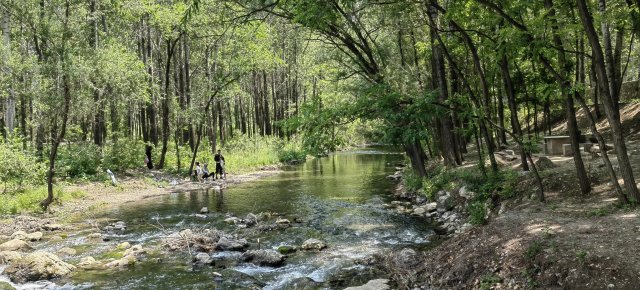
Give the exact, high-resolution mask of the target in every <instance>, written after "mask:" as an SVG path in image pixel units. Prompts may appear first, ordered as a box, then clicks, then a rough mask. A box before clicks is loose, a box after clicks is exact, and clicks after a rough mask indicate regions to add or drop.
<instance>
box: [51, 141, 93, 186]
mask: <svg viewBox="0 0 640 290" xmlns="http://www.w3.org/2000/svg"><path fill="white" fill-rule="evenodd" d="M59 150H60V152H59V155H58V157H59V161H58V162H59V163H58V164H59V165H58V167H59V168H61V169H62V170H61V172H60V173H61V174H62V175H63V176H64V175H66V176H69V177H72V178H74V177H84V176H88V175H95V174H96V173H98V166H100V162H101V159H102V154H101V150H100V147H98V146H97V145H95V144H93V143H86V142H79V143H72V144H60V149H59Z"/></svg>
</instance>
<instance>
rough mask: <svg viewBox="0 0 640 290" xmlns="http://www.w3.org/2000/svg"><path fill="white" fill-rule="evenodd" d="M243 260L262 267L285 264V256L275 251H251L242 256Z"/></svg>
mask: <svg viewBox="0 0 640 290" xmlns="http://www.w3.org/2000/svg"><path fill="white" fill-rule="evenodd" d="M242 259H243V260H244V261H246V262H253V263H255V264H258V265H260V266H271V267H277V266H281V265H282V264H283V263H284V259H285V256H284V255H282V254H280V253H278V252H277V251H275V250H251V251H246V252H245V253H244V254H242Z"/></svg>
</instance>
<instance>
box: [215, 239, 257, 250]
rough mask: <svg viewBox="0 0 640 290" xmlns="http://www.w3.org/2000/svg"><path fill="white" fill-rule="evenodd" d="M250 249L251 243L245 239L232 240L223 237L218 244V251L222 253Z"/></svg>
mask: <svg viewBox="0 0 640 290" xmlns="http://www.w3.org/2000/svg"><path fill="white" fill-rule="evenodd" d="M247 247H249V243H248V242H247V240H245V239H238V240H234V239H230V238H227V237H221V238H220V239H219V240H218V242H217V243H216V249H217V250H221V251H242V250H244V249H245V248H247Z"/></svg>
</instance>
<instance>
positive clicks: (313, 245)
mask: <svg viewBox="0 0 640 290" xmlns="http://www.w3.org/2000/svg"><path fill="white" fill-rule="evenodd" d="M326 247H327V244H325V243H324V242H323V241H321V240H318V239H308V240H306V241H304V243H302V249H303V250H305V251H314V250H315V251H320V250H322V249H324V248H326Z"/></svg>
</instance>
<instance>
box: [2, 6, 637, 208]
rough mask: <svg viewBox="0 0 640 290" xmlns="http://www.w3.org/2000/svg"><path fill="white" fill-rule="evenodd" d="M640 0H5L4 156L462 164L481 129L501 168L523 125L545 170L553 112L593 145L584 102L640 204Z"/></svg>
mask: <svg viewBox="0 0 640 290" xmlns="http://www.w3.org/2000/svg"><path fill="white" fill-rule="evenodd" d="M638 6H639V4H638V3H637V1H632V0H627V1H606V0H599V1H586V0H583V1H577V2H576V3H573V2H571V1H556V2H554V1H551V0H545V1H541V2H539V3H531V2H528V1H495V2H493V1H485V0H474V1H402V0H399V1H355V0H353V1H352V0H344V1H206V0H194V1H126V0H119V1H101V0H87V1H76V0H64V1H58V0H51V1H47V0H40V1H35V0H34V1H30V0H29V1H10V0H5V1H3V3H2V12H3V22H2V31H3V49H2V63H3V65H2V67H3V70H2V84H3V87H2V100H3V101H2V112H3V118H2V123H1V124H0V128H2V134H3V136H4V142H3V151H4V152H3V154H4V155H3V156H14V157H11V158H3V162H2V163H3V165H4V166H3V168H2V172H3V174H2V178H3V180H2V181H3V183H5V185H6V184H7V183H8V182H11V180H12V179H14V178H15V177H12V176H29V175H30V174H33V173H35V172H37V173H38V175H40V174H42V172H45V173H46V174H45V175H46V180H47V181H46V182H47V183H48V184H51V183H53V181H54V179H55V178H54V176H55V174H56V172H57V171H59V170H56V168H60V166H58V167H56V165H55V164H56V161H57V160H58V159H60V158H63V159H65V158H66V159H67V160H68V162H67V163H79V164H76V165H75V167H82V166H83V164H86V165H87V166H85V167H88V168H70V171H71V172H66V173H65V172H58V174H67V175H69V174H72V175H73V174H74V172H73V171H78V172H75V173H77V174H79V173H83V172H82V171H88V172H86V173H89V174H92V173H93V174H95V167H94V168H89V167H92V165H95V164H96V163H105V164H103V165H104V166H105V167H107V166H111V167H118V166H122V167H128V166H132V165H139V164H137V163H139V159H140V157H139V156H141V155H142V153H140V150H141V149H140V148H142V147H143V145H141V144H142V143H146V144H151V145H152V146H154V148H156V149H155V150H154V154H155V155H156V156H157V157H156V160H155V164H156V167H157V168H158V169H163V168H171V169H172V170H177V171H184V172H190V171H191V170H189V169H187V168H190V169H192V168H193V163H194V160H195V159H196V154H195V152H203V153H201V154H205V153H206V152H215V150H216V148H219V147H225V145H227V144H229V143H230V142H232V141H231V140H244V141H238V142H236V143H251V142H250V141H247V140H254V141H253V143H254V144H255V143H261V144H265V143H269V142H271V143H273V142H275V143H278V144H279V145H278V147H283V146H284V145H283V144H293V143H295V144H298V145H299V146H297V147H299V148H300V150H302V148H304V150H305V152H308V153H310V154H324V153H326V152H330V151H333V150H335V149H338V148H340V147H341V146H345V145H350V144H348V143H351V144H356V142H350V141H363V140H365V139H366V140H368V141H380V142H387V143H393V144H399V145H402V146H403V148H404V150H405V152H406V154H407V155H408V156H409V158H410V160H411V165H412V167H413V168H414V170H415V172H416V174H418V175H419V176H425V175H426V172H425V169H424V168H425V167H424V164H425V161H426V160H427V159H433V158H436V159H441V160H442V162H443V164H444V165H446V166H449V167H455V166H457V165H460V164H461V162H462V158H463V156H462V154H463V153H464V152H466V147H467V144H475V145H477V146H479V147H480V148H481V150H478V154H479V158H480V159H481V160H484V159H488V160H489V167H490V170H494V171H495V170H497V164H496V161H495V158H494V157H493V154H494V152H495V151H496V150H498V149H499V148H500V147H501V146H503V145H505V144H507V143H508V142H510V141H509V140H512V141H511V142H515V143H517V145H518V147H519V150H518V151H519V152H520V154H521V159H522V166H523V168H524V170H529V168H531V169H532V170H533V171H534V172H535V171H536V168H535V166H532V164H530V162H528V161H527V160H528V159H530V158H529V155H530V154H531V153H532V152H535V150H536V148H534V147H537V146H534V144H537V143H538V142H539V141H540V136H542V135H544V134H547V133H549V132H550V130H551V123H552V121H553V120H556V119H557V118H558V117H562V118H565V119H566V122H567V133H568V134H569V135H570V136H572V142H571V144H572V146H573V149H574V150H573V151H574V152H579V150H578V147H577V146H578V139H579V137H580V133H579V130H578V128H577V126H576V117H575V115H576V110H577V109H582V108H585V109H586V108H593V110H589V111H590V112H591V113H590V115H591V118H592V119H597V118H599V117H600V116H601V115H603V116H606V118H607V120H608V122H609V124H610V125H611V134H610V136H606V137H605V136H602V135H603V134H601V133H600V132H598V129H597V128H595V127H593V126H592V128H591V129H592V130H591V132H589V133H591V134H593V136H595V137H596V138H597V139H598V142H603V143H604V142H607V141H609V140H611V142H612V143H613V144H614V147H615V152H616V154H617V156H620V157H622V158H620V162H619V168H618V169H617V170H614V168H613V167H612V166H609V167H610V171H611V172H610V175H611V180H612V181H613V182H614V183H616V184H618V178H617V176H620V177H621V178H622V179H623V180H624V184H625V186H617V188H618V193H619V197H620V199H621V200H622V201H623V202H630V203H635V202H636V201H637V200H638V190H637V188H636V187H635V186H634V185H635V184H636V182H635V180H634V176H633V172H632V170H631V165H630V163H629V160H628V159H627V158H624V157H625V156H626V155H627V148H626V146H625V136H624V132H623V131H622V128H621V125H620V124H621V123H620V114H619V104H620V102H622V101H621V100H620V98H621V96H620V95H621V93H620V92H621V89H622V85H623V83H624V82H626V81H632V80H637V78H638V75H639V74H640V59H639V58H638V53H637V52H638V51H639V50H638V49H637V47H638V44H637V41H635V38H636V35H637V33H638V31H639V29H640V18H639V17H640V16H639V11H638ZM554 118H555V119H554ZM585 133H586V132H585ZM243 138H244V139H243ZM605 138H606V139H605ZM269 140H270V141H269ZM274 140H275V141H274ZM278 140H282V141H278ZM65 144H66V145H65ZM74 147H77V148H74ZM66 148H68V149H66ZM71 148H74V149H71ZM123 150H129V151H128V152H126V153H122V152H123ZM292 150H293V149H292ZM74 151H75V152H82V153H81V154H80V155H81V156H80V157H78V158H75V160H74V157H72V156H71V155H73V154H72V153H73V152H74ZM294 151H295V150H294ZM120 155H122V156H120ZM605 155H606V154H605ZM16 156H21V158H23V159H16V160H14V161H11V160H10V159H12V158H18V157H16ZM65 156H68V157H65ZM188 157H193V158H188ZM573 158H574V162H575V170H576V173H577V175H578V177H579V179H580V181H581V182H580V188H581V191H582V192H583V193H587V192H589V191H590V185H589V182H588V177H587V174H586V171H585V169H584V164H583V163H584V162H583V161H582V160H581V156H580V154H575V155H574V156H573ZM604 158H605V159H606V158H607V156H604ZM82 159H89V160H82ZM12 162H13V163H12ZM43 162H44V163H47V164H46V165H45V168H41V169H38V168H35V167H34V164H40V163H43ZM15 163H17V164H15ZM88 163H91V164H88ZM113 163H122V164H113ZM70 167H74V166H73V165H72V166H70ZM20 168H22V171H20ZM87 169H88V170H87ZM187 170H189V171H187ZM14 171H15V172H14ZM32 179H33V181H34V182H41V181H42V178H41V177H40V176H35V177H34V178H32ZM27 181H28V180H27ZM21 182H22V181H21ZM622 187H624V188H622ZM49 193H51V186H49ZM539 198H540V199H543V198H544V197H543V192H542V190H541V191H540V197H539ZM49 202H50V200H47V201H46V202H43V205H46V204H47V203H49Z"/></svg>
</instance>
